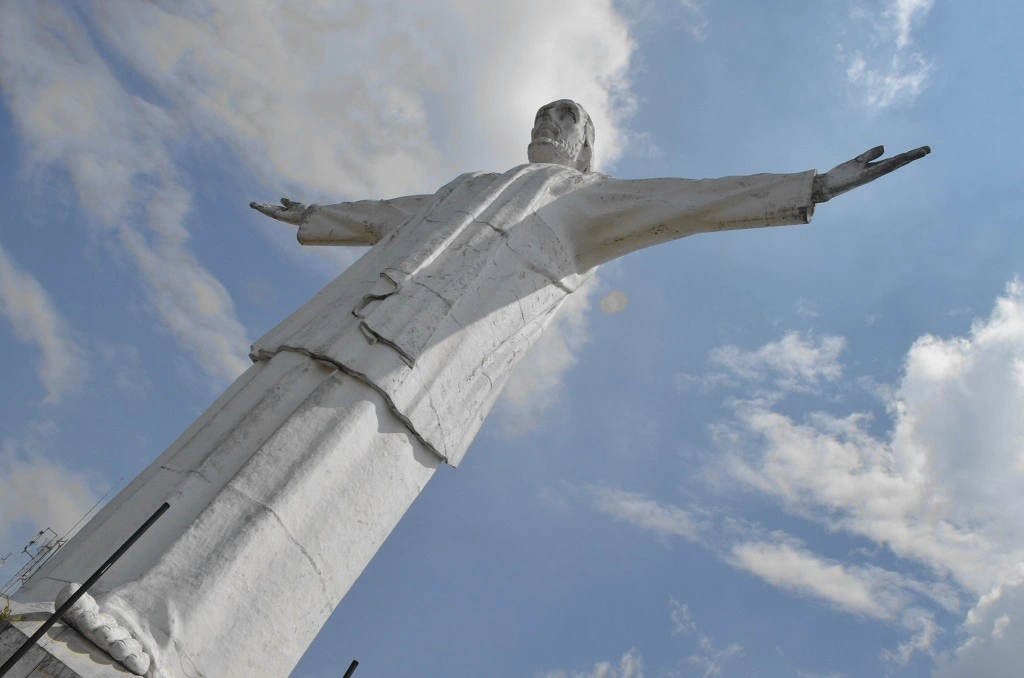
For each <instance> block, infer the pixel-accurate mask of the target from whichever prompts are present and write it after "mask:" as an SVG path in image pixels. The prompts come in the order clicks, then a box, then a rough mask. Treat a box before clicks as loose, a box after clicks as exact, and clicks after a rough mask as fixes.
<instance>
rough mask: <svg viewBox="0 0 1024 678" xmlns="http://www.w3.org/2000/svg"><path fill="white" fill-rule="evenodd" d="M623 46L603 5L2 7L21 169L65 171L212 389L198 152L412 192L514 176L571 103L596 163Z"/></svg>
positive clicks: (602, 151)
mask: <svg viewBox="0 0 1024 678" xmlns="http://www.w3.org/2000/svg"><path fill="white" fill-rule="evenodd" d="M538 16H541V17H543V20H537V19H536V17H538ZM80 17H84V18H86V19H87V20H88V21H87V23H88V25H89V26H90V27H91V30H92V32H89V31H86V30H85V28H84V27H83V22H82V20H81V18H80ZM633 49H634V45H633V42H632V39H631V38H630V35H629V28H628V24H627V22H626V21H625V20H624V19H623V18H622V17H621V16H620V14H619V13H618V12H617V11H616V10H615V8H614V6H613V4H612V2H611V0H597V1H596V2H595V1H593V0H569V1H567V2H562V3H558V4H555V5H551V4H550V3H546V2H543V0H525V1H524V2H520V3H512V4H510V3H486V4H478V3H464V2H460V1H459V0H445V1H442V2H436V3H401V2H389V1H386V2H377V1H373V2H371V1H369V0H363V1H361V2H359V1H356V2H348V3H342V4H338V3H329V2H315V3H314V2H311V3H302V4H296V3H288V4H285V5H281V4H280V3H274V2H269V1H264V2H255V3H254V2H250V1H249V0H245V1H243V0H223V1H222V2H219V3H217V4H216V5H213V6H211V5H209V4H207V5H204V6H203V7H202V8H199V7H198V6H194V5H190V4H160V5H157V4H152V3H130V2H109V3H99V4H93V5H83V6H80V7H76V9H75V11H74V12H72V11H71V10H70V9H68V8H67V7H66V6H65V5H63V4H61V3H56V2H38V3H31V4H24V3H7V4H4V5H3V7H2V9H0V78H2V80H3V82H4V89H5V93H6V95H7V102H8V105H9V106H10V109H11V112H12V115H13V118H14V120H15V123H16V125H17V126H18V129H19V130H20V133H21V135H22V137H23V139H24V140H25V143H26V146H27V149H28V154H27V155H28V157H29V158H30V159H31V160H32V161H34V162H35V163H39V164H41V165H43V166H47V167H54V168H58V169H60V170H64V171H66V172H67V173H68V174H69V175H70V177H71V181H72V182H73V184H74V186H75V189H76V191H77V195H78V199H79V201H80V203H81V204H82V205H83V207H84V208H85V209H86V210H87V212H88V213H89V214H90V215H91V217H92V218H93V221H94V222H95V224H96V225H97V227H98V228H97V229H96V231H97V234H99V235H101V237H104V238H105V242H112V243H113V244H114V245H115V246H117V247H122V248H124V250H125V251H127V252H128V253H129V254H130V258H131V259H130V260H131V261H133V262H134V264H135V266H136V268H137V269H138V271H139V273H140V275H141V277H142V279H143V280H144V282H145V290H146V292H147V294H148V297H149V299H150V302H151V304H152V306H153V307H154V308H155V309H156V312H157V313H158V314H159V316H160V319H161V321H162V322H163V324H164V325H165V326H167V327H168V328H170V330H171V332H172V333H173V335H174V337H175V338H176V339H177V341H178V342H179V344H181V345H182V347H183V348H185V349H186V350H188V351H190V352H191V353H192V354H193V356H194V358H195V359H196V360H197V361H198V362H199V363H200V364H201V365H202V367H203V369H204V370H205V372H206V373H208V374H209V375H210V376H212V377H214V378H215V379H217V380H225V379H230V378H232V377H233V376H235V375H236V374H237V373H238V372H239V371H240V370H242V369H243V368H244V367H245V366H246V364H247V363H246V360H245V353H246V348H247V344H248V342H247V340H246V334H245V330H244V328H243V327H242V326H241V324H240V323H239V322H238V320H237V318H236V317H235V312H234V308H233V304H232V300H231V297H230V295H229V294H228V291H227V290H226V289H225V288H224V286H223V285H222V284H221V283H220V282H219V281H218V280H217V278H216V277H215V275H214V274H213V273H211V272H210V271H209V270H207V269H206V268H205V267H204V266H203V264H202V263H201V262H200V261H199V259H198V258H197V257H196V256H195V255H194V254H193V252H192V250H191V248H190V244H189V233H188V229H187V226H188V225H189V224H190V222H193V221H194V222H198V223H201V224H202V223H203V220H204V219H205V217H204V215H202V214H197V215H193V214H191V213H190V210H191V202H192V196H191V192H190V189H189V181H187V180H186V178H185V175H186V170H185V165H184V160H185V158H186V157H187V156H189V154H191V156H190V157H191V158H192V159H193V160H194V159H195V158H198V159H199V160H200V161H203V160H206V159H208V158H211V157H212V156H214V155H216V156H217V157H218V158H222V157H223V156H224V153H223V151H224V150H225V148H226V149H230V150H232V151H233V152H234V157H236V158H237V160H238V161H239V162H240V163H241V164H242V165H243V166H244V167H245V168H247V169H248V170H249V171H250V172H252V173H253V174H254V175H255V176H256V177H258V178H259V179H260V180H262V181H263V182H264V183H266V184H267V185H272V186H279V187H280V188H281V192H282V193H285V192H290V193H291V194H292V197H295V198H298V199H302V200H304V201H306V202H311V201H314V200H317V201H322V200H323V199H334V200H338V199H345V198H349V199H358V198H373V197H391V196H393V195H400V194H404V193H420V192H424V191H433V190H436V188H437V187H438V186H440V185H442V184H444V183H446V182H447V181H449V180H450V179H451V178H452V176H454V175H455V174H457V173H461V172H464V171H466V170H467V169H499V170H501V169H506V168H508V167H510V166H513V165H515V164H519V163H521V162H523V161H525V147H526V143H527V141H528V130H529V127H530V125H531V123H532V120H533V115H534V113H535V111H536V109H537V108H538V107H539V106H540V105H541V104H544V103H546V102H548V101H550V100H553V99H556V98H561V97H566V96H568V97H572V98H575V99H577V100H578V101H580V102H581V103H583V104H584V105H585V106H586V108H587V110H588V111H589V112H590V114H591V116H592V117H593V118H594V121H595V124H596V126H597V135H598V137H597V138H598V143H597V155H598V159H599V161H600V162H603V163H604V164H605V165H607V164H609V163H611V162H614V160H615V159H616V158H617V157H618V156H619V155H620V154H621V152H622V150H623V139H624V135H623V131H622V123H623V121H624V120H625V118H626V117H627V116H628V115H629V114H630V112H631V111H632V109H633V107H634V103H633V100H632V96H631V94H630V92H629V80H628V68H629V63H630V59H631V56H632V53H633ZM128 83H131V84H130V85H129V84H128ZM220 162H223V160H220ZM275 192H276V190H275ZM252 197H253V198H254V199H260V198H261V196H252ZM275 197H276V196H275ZM213 226H214V225H212V224H203V227H204V228H211V227H213ZM110 234H115V236H116V237H109V236H110ZM568 324H569V325H572V321H569V323H568ZM556 331H557V330H556ZM571 343H572V342H571V339H567V338H564V337H563V341H562V344H564V345H566V346H568V345H570V344H571ZM551 345H552V346H553V347H554V348H553V349H552V350H555V351H556V352H557V351H559V350H561V348H562V346H561V345H559V342H557V341H556V342H553V344H551ZM541 351H543V349H538V351H535V352H534V353H538V352H541ZM540 362H541V363H542V364H543V366H544V369H549V368H550V365H548V364H547V363H549V362H551V361H547V362H545V361H543V360H541V361H540ZM562 362H563V364H568V362H567V361H564V360H563V361H562ZM521 372H522V370H521ZM541 380H542V381H543V379H541ZM549 381H550V380H549ZM556 381H557V380H556Z"/></svg>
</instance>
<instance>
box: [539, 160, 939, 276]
mask: <svg viewBox="0 0 1024 678" xmlns="http://www.w3.org/2000/svg"><path fill="white" fill-rule="evenodd" d="M883 152H884V149H883V148H882V147H881V146H879V147H877V148H873V149H871V150H870V151H867V152H865V153H863V154H861V155H859V156H857V157H856V158H854V159H853V160H850V161H848V162H845V163H843V164H841V165H838V166H837V167H835V168H834V169H832V170H829V171H828V172H827V173H825V174H822V175H818V174H817V172H815V171H814V170H811V171H808V172H801V173H798V174H755V175H752V176H745V177H742V176H741V177H726V178H724V179H702V180H700V181H693V180H690V179H637V180H621V179H612V178H610V177H609V178H607V179H601V180H598V181H595V182H594V183H592V184H591V185H589V186H586V187H584V188H581V189H579V190H577V191H575V192H573V193H570V194H568V195H566V196H564V197H563V198H560V199H559V200H556V201H555V202H554V203H552V204H550V205H549V206H548V207H545V208H543V210H542V216H543V217H544V218H545V220H548V221H549V223H552V225H554V223H558V224H559V225H560V226H561V228H562V231H563V232H564V233H566V234H567V235H568V236H569V239H570V241H571V242H572V244H573V249H574V251H575V255H576V262H577V269H578V270H579V271H581V272H582V271H584V270H587V269H589V268H591V267H593V266H596V265H598V264H602V263H604V262H607V261H611V260H612V259H617V258H618V257H621V256H623V255H625V254H628V253H630V252H633V251H636V250H639V249H643V248H644V247H650V246H652V245H658V244H661V243H664V242H668V241H670V240H676V239H678V238H682V237H684V236H687V235H693V234H695V233H706V232H709V231H727V230H733V229H741V228H758V227H763V226H784V225H787V224H806V223H809V222H810V220H811V217H812V216H813V214H814V205H815V203H819V202H826V201H827V200H830V199H831V198H833V197H835V196H837V195H840V194H841V193H845V192H846V191H849V190H851V189H853V188H856V187H857V186H861V185H863V184H866V183H868V182H869V181H874V180H875V179H877V178H878V177H880V176H883V175H885V174H888V173H889V172H892V171H894V170H896V169H899V168H900V167H903V166H904V165H906V164H908V163H911V162H913V161H914V160H917V159H919V158H923V157H924V156H925V155H927V154H928V153H930V152H931V150H930V149H929V148H928V147H927V146H923V147H921V148H918V149H916V150H913V151H909V152H907V153H902V154H900V155H897V156H895V157H893V158H890V159H888V160H883V161H879V162H873V161H874V160H876V159H877V158H879V157H880V156H881V155H882V153H883Z"/></svg>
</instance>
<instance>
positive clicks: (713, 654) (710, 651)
mask: <svg viewBox="0 0 1024 678" xmlns="http://www.w3.org/2000/svg"><path fill="white" fill-rule="evenodd" d="M699 647H700V652H698V653H696V654H692V655H690V656H689V657H687V658H686V661H687V663H689V664H690V665H692V666H696V667H698V668H700V669H702V670H703V673H701V677H702V678H713V676H720V675H722V664H723V663H724V662H725V660H726V659H729V658H730V657H735V656H738V655H741V654H743V646H742V645H740V644H739V643H729V645H727V646H725V647H724V648H722V649H716V648H715V646H714V644H713V643H712V642H711V639H710V638H708V637H707V636H703V635H702V636H701V637H700V641H699Z"/></svg>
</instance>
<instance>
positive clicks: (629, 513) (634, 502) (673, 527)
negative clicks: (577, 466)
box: [588, 487, 707, 541]
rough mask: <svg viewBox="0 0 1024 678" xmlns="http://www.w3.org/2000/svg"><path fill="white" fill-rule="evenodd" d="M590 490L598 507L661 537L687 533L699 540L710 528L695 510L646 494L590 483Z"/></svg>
mask: <svg viewBox="0 0 1024 678" xmlns="http://www.w3.org/2000/svg"><path fill="white" fill-rule="evenodd" d="M588 492H589V494H590V496H591V498H592V500H593V506H594V508H596V509H597V510H598V511H600V512H602V513H605V514H607V515H610V516H612V517H613V518H615V519H617V520H621V521H623V522H627V523H632V524H633V525H636V526H637V527H639V528H641V529H643V530H647V531H648V532H652V533H654V534H655V535H657V536H659V537H661V538H667V537H683V538H684V539H688V540H690V541H697V540H698V539H699V538H700V534H701V532H702V531H703V530H705V529H706V528H707V524H706V521H705V520H704V519H703V518H702V517H701V516H700V515H698V514H695V513H694V512H692V511H687V510H685V509H682V508H679V507H678V506H673V505H672V504H666V503H663V502H659V501H655V500H653V499H648V498H647V497H645V496H644V495H642V494H637V493H634V492H626V491H624V490H614V489H610V488H607V487H590V488H589V489H588Z"/></svg>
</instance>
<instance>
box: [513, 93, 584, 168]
mask: <svg viewBox="0 0 1024 678" xmlns="http://www.w3.org/2000/svg"><path fill="white" fill-rule="evenodd" d="M585 117H586V114H585V113H584V112H583V111H582V110H581V109H580V107H579V106H578V105H577V104H576V102H574V101H570V100H569V99H560V100H558V101H553V102H551V103H550V104H548V105H547V106H543V107H542V108H541V109H540V110H539V111H537V117H536V119H535V120H534V123H533V131H532V132H531V134H530V145H529V147H527V150H526V155H527V157H528V158H529V159H530V162H550V163H554V164H556V165H566V166H568V167H576V160H577V158H578V157H579V154H580V150H582V148H583V145H584V142H585V141H586V136H585V130H584V122H585Z"/></svg>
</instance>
